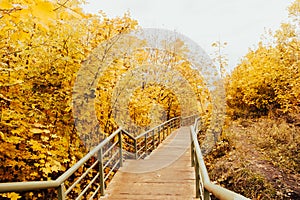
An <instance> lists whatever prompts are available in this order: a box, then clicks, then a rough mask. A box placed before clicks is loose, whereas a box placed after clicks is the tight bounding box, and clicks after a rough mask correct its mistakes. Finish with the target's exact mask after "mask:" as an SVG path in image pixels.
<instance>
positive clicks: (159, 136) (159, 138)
mask: <svg viewBox="0 0 300 200" xmlns="http://www.w3.org/2000/svg"><path fill="white" fill-rule="evenodd" d="M157 131H158V141H159V144H160V143H161V135H160V126H159V127H158V130H157Z"/></svg>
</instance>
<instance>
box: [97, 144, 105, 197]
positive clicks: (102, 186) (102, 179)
mask: <svg viewBox="0 0 300 200" xmlns="http://www.w3.org/2000/svg"><path fill="white" fill-rule="evenodd" d="M102 151H103V150H102V148H100V150H99V154H98V160H99V175H100V194H101V196H104V188H105V184H104V169H103V152H102Z"/></svg>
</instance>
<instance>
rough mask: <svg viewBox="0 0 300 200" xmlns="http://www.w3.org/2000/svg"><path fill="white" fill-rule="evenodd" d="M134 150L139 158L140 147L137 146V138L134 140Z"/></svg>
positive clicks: (136, 157)
mask: <svg viewBox="0 0 300 200" xmlns="http://www.w3.org/2000/svg"><path fill="white" fill-rule="evenodd" d="M134 151H135V159H136V160H137V159H138V148H137V140H136V139H135V140H134Z"/></svg>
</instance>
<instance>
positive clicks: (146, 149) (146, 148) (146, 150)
mask: <svg viewBox="0 0 300 200" xmlns="http://www.w3.org/2000/svg"><path fill="white" fill-rule="evenodd" d="M147 135H148V134H145V153H146V155H147V152H148V147H147V143H148V142H147V139H148V138H147Z"/></svg>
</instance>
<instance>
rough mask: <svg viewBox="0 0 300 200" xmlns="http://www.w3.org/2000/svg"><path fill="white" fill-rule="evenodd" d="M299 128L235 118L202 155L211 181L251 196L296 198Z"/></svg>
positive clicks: (299, 178) (280, 122)
mask: <svg viewBox="0 0 300 200" xmlns="http://www.w3.org/2000/svg"><path fill="white" fill-rule="evenodd" d="M299 157H300V127H299V126H296V125H294V124H289V123H286V122H285V121H284V120H271V119H267V118H266V119H257V120H237V121H231V122H229V123H228V124H227V128H226V129H225V130H224V132H223V135H222V138H221V140H220V142H218V144H217V145H216V146H215V148H214V150H213V151H212V152H210V153H209V154H208V155H206V156H205V161H206V165H207V168H208V171H209V174H210V177H211V180H212V181H214V182H216V183H218V184H220V185H222V186H224V187H226V188H227V189H231V190H233V191H236V192H238V193H240V194H243V195H244V196H246V197H249V198H251V199H257V200H258V199H287V200H296V199H300V175H299V172H300V158H299Z"/></svg>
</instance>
